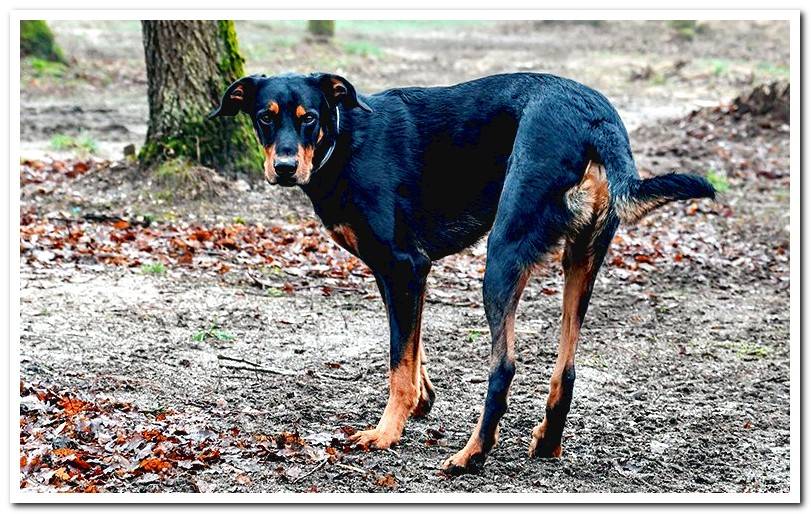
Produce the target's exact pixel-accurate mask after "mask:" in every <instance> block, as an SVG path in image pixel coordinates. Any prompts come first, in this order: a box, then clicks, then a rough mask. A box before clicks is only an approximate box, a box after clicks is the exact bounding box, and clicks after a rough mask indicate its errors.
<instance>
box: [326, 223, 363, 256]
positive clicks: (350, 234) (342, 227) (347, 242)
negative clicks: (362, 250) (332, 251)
mask: <svg viewBox="0 0 811 514" xmlns="http://www.w3.org/2000/svg"><path fill="white" fill-rule="evenodd" d="M327 232H329V235H330V237H332V239H333V241H335V242H336V243H338V245H339V246H341V247H342V248H344V249H345V250H347V251H348V252H350V253H352V254H353V255H358V236H357V234H356V233H355V231H354V230H353V229H352V227H350V226H349V225H347V224H345V223H341V224H338V225H333V226H331V227H329V228H328V229H327Z"/></svg>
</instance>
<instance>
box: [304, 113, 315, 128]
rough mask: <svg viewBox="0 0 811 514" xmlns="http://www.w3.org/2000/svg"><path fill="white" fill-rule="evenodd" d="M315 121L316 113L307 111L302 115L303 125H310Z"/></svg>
mask: <svg viewBox="0 0 811 514" xmlns="http://www.w3.org/2000/svg"><path fill="white" fill-rule="evenodd" d="M314 121H315V115H314V114H311V113H309V112H308V113H305V114H304V116H302V117H301V123H302V124H303V125H309V124H310V123H312V122H314Z"/></svg>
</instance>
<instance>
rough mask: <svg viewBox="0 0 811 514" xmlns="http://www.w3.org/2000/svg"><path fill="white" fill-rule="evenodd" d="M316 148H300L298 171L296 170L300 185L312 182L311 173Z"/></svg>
mask: <svg viewBox="0 0 811 514" xmlns="http://www.w3.org/2000/svg"><path fill="white" fill-rule="evenodd" d="M314 154H315V147H314V146H301V145H299V147H298V156H297V158H298V169H296V179H297V180H298V183H299V184H306V183H307V182H309V181H310V173H312V171H313V155H314Z"/></svg>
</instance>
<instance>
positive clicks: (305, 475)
mask: <svg viewBox="0 0 811 514" xmlns="http://www.w3.org/2000/svg"><path fill="white" fill-rule="evenodd" d="M328 461H329V459H322V460H321V462H319V463H318V466H316V467H314V468H313V469H311V470H310V471H308V472H306V473H304V474H303V475H299V476H297V477H296V478H294V479H293V480H291V482H293V483H294V484H295V483H296V482H298V481H299V480H303V479H305V478H307V477H308V476H310V475H312V474H313V473H315V472H316V471H318V470H319V469H321V468H323V467H324V465H325V464H326V463H327V462H328Z"/></svg>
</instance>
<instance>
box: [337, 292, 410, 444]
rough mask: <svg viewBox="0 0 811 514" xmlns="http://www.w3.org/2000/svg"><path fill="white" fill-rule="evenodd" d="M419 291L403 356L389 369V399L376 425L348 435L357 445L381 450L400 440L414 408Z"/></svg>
mask: <svg viewBox="0 0 811 514" xmlns="http://www.w3.org/2000/svg"><path fill="white" fill-rule="evenodd" d="M424 302H425V293H423V295H422V298H421V300H420V304H419V306H418V312H417V316H416V319H415V324H414V326H415V329H414V331H413V332H412V333H411V335H410V336H409V338H408V340H407V341H406V342H405V344H404V345H403V356H402V358H401V359H400V362H399V363H398V364H397V366H396V367H395V368H394V369H392V370H391V371H390V372H389V400H388V402H387V403H386V408H385V409H384V410H383V415H382V416H381V417H380V421H379V422H378V423H377V426H376V427H375V428H373V429H372V430H364V431H362V432H358V433H357V434H355V435H353V436H352V437H351V438H350V441H352V442H353V443H356V444H359V445H361V446H374V447H376V448H380V449H385V448H388V447H390V446H391V445H393V444H396V443H397V442H399V441H400V437H402V435H403V428H404V427H405V423H406V420H407V419H408V416H409V415H410V414H411V413H412V412H413V411H414V409H415V408H416V407H417V404H418V403H419V397H420V380H421V376H420V361H421V354H420V352H421V349H420V348H421V344H422V332H421V326H422V307H423V304H424Z"/></svg>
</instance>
